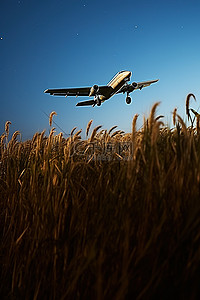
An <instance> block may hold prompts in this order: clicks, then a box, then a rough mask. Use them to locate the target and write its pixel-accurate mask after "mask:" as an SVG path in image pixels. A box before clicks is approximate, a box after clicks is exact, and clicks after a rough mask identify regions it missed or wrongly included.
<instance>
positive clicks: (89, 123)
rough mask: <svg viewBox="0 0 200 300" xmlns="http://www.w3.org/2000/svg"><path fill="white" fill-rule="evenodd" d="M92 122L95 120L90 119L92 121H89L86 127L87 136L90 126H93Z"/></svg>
mask: <svg viewBox="0 0 200 300" xmlns="http://www.w3.org/2000/svg"><path fill="white" fill-rule="evenodd" d="M92 122H93V120H90V121H89V122H88V124H87V128H86V136H88V133H89V130H90V127H91V125H92Z"/></svg>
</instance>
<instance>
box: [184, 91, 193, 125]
mask: <svg viewBox="0 0 200 300" xmlns="http://www.w3.org/2000/svg"><path fill="white" fill-rule="evenodd" d="M191 97H193V98H194V100H195V101H196V97H195V95H194V94H188V95H187V98H186V103H185V107H186V115H187V116H188V120H189V118H191V117H190V109H189V105H190V98H191Z"/></svg>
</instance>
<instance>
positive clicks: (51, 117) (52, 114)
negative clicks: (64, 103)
mask: <svg viewBox="0 0 200 300" xmlns="http://www.w3.org/2000/svg"><path fill="white" fill-rule="evenodd" d="M54 115H56V116H57V113H56V112H55V111H52V112H51V113H50V115H49V125H50V126H52V121H53V116H54Z"/></svg>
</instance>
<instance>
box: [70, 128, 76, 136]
mask: <svg viewBox="0 0 200 300" xmlns="http://www.w3.org/2000/svg"><path fill="white" fill-rule="evenodd" d="M76 128H77V127H74V128H72V130H71V133H70V135H71V136H73V134H74V131H75V130H76Z"/></svg>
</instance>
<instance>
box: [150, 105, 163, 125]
mask: <svg viewBox="0 0 200 300" xmlns="http://www.w3.org/2000/svg"><path fill="white" fill-rule="evenodd" d="M159 104H160V102H156V103H155V104H154V105H153V107H152V109H151V113H150V117H149V125H150V128H151V129H152V126H153V124H154V122H155V113H156V109H157V107H158V105H159Z"/></svg>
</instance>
